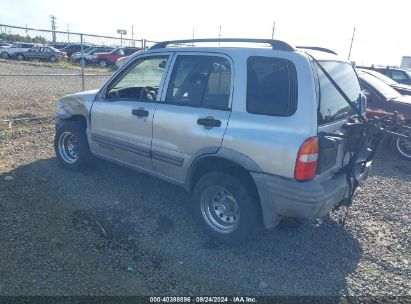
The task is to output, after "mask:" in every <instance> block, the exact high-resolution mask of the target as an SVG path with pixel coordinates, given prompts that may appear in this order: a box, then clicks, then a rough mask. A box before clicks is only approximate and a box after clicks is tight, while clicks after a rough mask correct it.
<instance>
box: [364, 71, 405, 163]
mask: <svg viewBox="0 0 411 304" xmlns="http://www.w3.org/2000/svg"><path fill="white" fill-rule="evenodd" d="M357 73H358V78H359V80H360V84H361V87H362V89H363V90H364V93H365V95H366V96H367V117H368V118H373V117H375V116H377V117H384V116H392V115H393V114H394V112H398V118H399V119H401V120H403V121H405V123H406V125H407V126H409V127H411V96H410V95H401V94H400V93H398V92H397V91H396V90H394V89H393V88H391V87H390V86H389V85H387V84H386V83H384V82H383V81H381V80H380V79H378V78H376V77H375V76H373V75H371V74H369V73H366V72H364V71H361V70H359V69H357ZM396 132H399V133H401V134H403V135H406V137H401V138H399V137H393V138H392V141H391V145H392V148H393V149H394V151H395V152H396V153H397V154H398V155H399V156H401V157H403V158H405V159H408V160H411V128H404V130H396Z"/></svg>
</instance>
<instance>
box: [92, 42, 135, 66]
mask: <svg viewBox="0 0 411 304" xmlns="http://www.w3.org/2000/svg"><path fill="white" fill-rule="evenodd" d="M139 50H141V49H140V48H136V47H120V48H117V49H115V50H113V51H111V52H109V53H95V54H94V55H93V57H92V58H91V61H92V62H93V63H96V64H98V65H99V66H101V67H102V68H106V67H108V66H110V65H114V64H115V63H116V61H117V59H119V58H121V57H124V56H130V55H131V54H134V53H135V52H137V51H139Z"/></svg>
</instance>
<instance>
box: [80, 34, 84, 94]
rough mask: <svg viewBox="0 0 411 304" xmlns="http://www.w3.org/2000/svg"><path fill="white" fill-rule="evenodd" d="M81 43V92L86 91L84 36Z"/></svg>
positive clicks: (81, 36)
mask: <svg viewBox="0 0 411 304" xmlns="http://www.w3.org/2000/svg"><path fill="white" fill-rule="evenodd" d="M80 43H81V60H80V64H81V90H82V91H84V53H83V34H80Z"/></svg>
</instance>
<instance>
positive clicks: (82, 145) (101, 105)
mask: <svg viewBox="0 0 411 304" xmlns="http://www.w3.org/2000/svg"><path fill="white" fill-rule="evenodd" d="M201 42H210V43H213V42H214V43H215V42H218V44H217V45H216V46H213V45H210V46H207V47H199V46H197V45H198V44H200V43H201ZM224 42H225V43H231V44H235V43H237V42H240V43H241V44H240V45H241V46H238V45H237V46H236V47H233V46H232V45H229V46H230V47H225V46H224V47H223V46H220V43H224ZM184 43H187V46H186V47H184V46H183V45H182V44H184ZM246 43H251V44H252V45H251V46H245V45H244V44H246ZM257 44H258V45H259V46H257ZM173 45H174V46H176V47H173ZM260 45H262V46H264V45H267V46H269V47H260ZM314 49H315V50H309V49H296V48H294V47H292V46H290V45H289V44H287V43H285V42H283V41H279V40H255V39H217V40H213V39H207V40H204V39H203V40H189V41H188V40H187V41H174V42H163V43H159V44H157V45H155V46H154V47H152V48H151V49H150V50H148V51H143V52H139V53H138V54H135V55H133V56H131V57H130V59H129V60H128V61H127V62H126V64H125V65H124V66H123V67H121V68H120V69H119V70H118V71H117V72H116V73H115V74H114V75H113V76H112V77H111V79H110V80H109V81H108V82H107V83H106V84H105V85H104V86H103V87H102V88H101V89H100V90H94V91H87V92H81V93H77V94H72V95H68V96H65V97H63V98H62V99H60V100H59V101H58V103H57V117H58V120H57V125H56V136H55V151H56V155H57V158H58V160H59V162H60V163H61V164H62V165H63V166H65V167H66V168H70V169H80V168H83V167H85V166H87V165H89V164H90V159H91V157H92V156H97V157H100V158H104V159H107V160H109V161H112V162H115V163H118V164H120V165H123V166H127V167H129V168H133V169H136V170H139V171H141V172H144V173H148V174H151V175H154V176H157V177H159V178H161V179H164V180H167V181H169V182H172V183H174V184H177V185H180V186H182V187H184V188H185V189H186V190H187V191H188V193H190V195H191V197H192V201H193V206H194V208H193V210H194V216H195V217H196V218H197V220H198V221H199V223H200V224H201V225H202V227H203V228H204V229H205V231H206V232H208V233H209V234H211V235H212V236H213V237H214V238H216V239H217V240H220V241H222V242H225V243H230V244H236V243H239V242H241V241H244V240H245V239H247V238H249V237H250V236H252V235H253V233H255V232H256V231H258V228H259V227H260V226H264V227H265V228H271V227H273V226H275V225H277V224H278V223H279V222H280V220H281V219H282V218H284V217H299V218H304V219H309V220H315V219H317V218H320V217H322V216H324V215H326V214H327V213H329V212H330V210H331V209H333V207H334V206H336V205H340V204H341V203H342V202H344V201H346V200H347V198H350V195H351V194H352V192H353V191H352V190H353V187H352V186H351V185H352V182H353V179H354V181H355V182H356V181H361V180H363V179H364V178H365V177H366V176H367V174H368V170H369V168H370V164H371V162H362V163H361V168H360V171H359V172H360V173H359V174H357V175H356V176H351V175H349V174H347V172H345V171H344V168H346V167H347V164H349V163H350V155H352V150H351V149H350V147H348V146H347V139H346V136H343V135H344V134H346V132H347V131H346V128H345V127H346V125H347V122H348V121H353V120H355V116H356V114H355V113H356V112H355V111H353V106H352V102H350V103H348V102H347V98H349V99H350V100H351V101H353V102H356V101H358V100H359V96H361V94H360V91H361V89H360V85H359V82H358V79H357V75H356V73H355V71H354V69H353V67H352V66H351V65H350V64H349V63H348V62H347V61H345V60H343V59H341V58H339V57H338V56H336V55H334V54H332V53H331V52H329V51H327V50H324V49H319V48H314ZM334 79H335V81H334ZM333 82H334V84H333ZM335 85H337V86H338V88H337V87H335ZM339 90H343V91H344V92H345V93H344V95H345V97H344V96H343V95H341V93H340V92H339ZM360 114H361V113H360ZM333 134H335V136H334V135H333ZM338 134H340V135H338ZM341 134H342V135H341Z"/></svg>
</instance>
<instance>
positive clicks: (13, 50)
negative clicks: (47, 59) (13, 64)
mask: <svg viewBox="0 0 411 304" xmlns="http://www.w3.org/2000/svg"><path fill="white" fill-rule="evenodd" d="M35 46H41V45H40V44H36V43H23V42H16V43H13V44H12V45H11V46H10V47H6V48H3V49H1V50H0V57H1V58H3V59H7V58H17V59H18V60H23V59H24V56H23V55H22V53H24V52H25V51H28V50H29V49H31V48H33V47H35Z"/></svg>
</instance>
